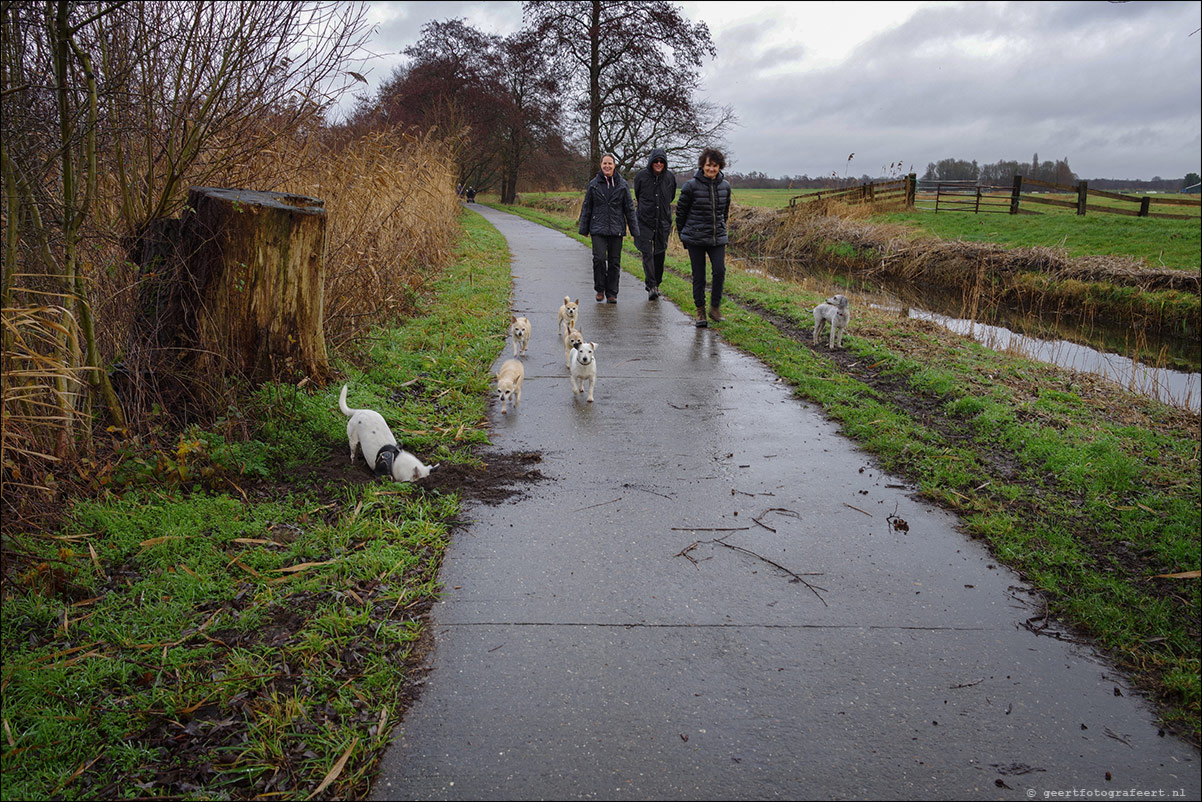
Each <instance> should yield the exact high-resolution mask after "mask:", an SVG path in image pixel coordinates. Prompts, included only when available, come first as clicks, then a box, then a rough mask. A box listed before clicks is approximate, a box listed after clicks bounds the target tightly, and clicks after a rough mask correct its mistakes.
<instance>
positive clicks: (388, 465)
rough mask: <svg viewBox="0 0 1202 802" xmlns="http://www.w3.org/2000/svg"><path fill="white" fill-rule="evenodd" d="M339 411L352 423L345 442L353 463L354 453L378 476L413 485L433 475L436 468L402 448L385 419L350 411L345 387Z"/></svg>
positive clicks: (372, 412)
mask: <svg viewBox="0 0 1202 802" xmlns="http://www.w3.org/2000/svg"><path fill="white" fill-rule="evenodd" d="M338 408H339V409H341V410H342V414H343V415H346V416H347V417H348V418H350V420H348V421H347V422H346V439H347V440H348V441H349V442H350V446H351V464H352V465H354V464H355V451H356V450H358V451H361V452H363V459H364V460H365V461H366V462H367V464H368V465H371V466H372V469H373V470H374V471H375V474H376V476H379V477H380V478H382V479H384V478H390V479H392V480H394V481H397V482H413V481H416V480H418V479H423V478H425V477H427V476H429V475H430V471H432V470H434V469H435V468H437V467H438V466H437V465H425V464H423V463H422V461H421V460H420V459H418V458H417V457H415V456H414V455H413V454H410V453H409V452H408V451H404V450H403V449H401V447H400V446H399V445H397V439H396V437H394V436H393V434H392V430H391V429H389V428H388V424H387V423H385V421H384V416H383V415H381V414H380V413H379V412H376V411H375V410H371V409H351V408H350V407H348V406H347V405H346V385H345V384H344V385H342V393H341V394H339V396H338Z"/></svg>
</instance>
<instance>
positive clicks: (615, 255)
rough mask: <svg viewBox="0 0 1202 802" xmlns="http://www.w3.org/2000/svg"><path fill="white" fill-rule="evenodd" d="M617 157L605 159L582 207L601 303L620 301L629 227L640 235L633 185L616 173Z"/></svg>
mask: <svg viewBox="0 0 1202 802" xmlns="http://www.w3.org/2000/svg"><path fill="white" fill-rule="evenodd" d="M614 164H615V163H614V157H613V156H610V155H609V154H608V153H607V154H605V156H603V157H602V158H601V172H599V173H597V177H596V178H594V179H593V180H592V181H590V182H589V185H588V189H586V190H585V191H584V203H582V204H581V206H580V227H579V231H580V233H581V234H588V235H590V236H592V238H593V289H594V290H596V292H597V300H598V301H601V300H607V301H609V302H610V303H611V304H616V303H617V302H618V277H619V276H620V275H621V273H622V237H624V236H626V226H627V225H629V226H630V233H631V234H633V235H634V236H635V237H638V236H639V221H638V218H636V217H635V215H634V202H633V201H632V200H631V199H630V185H629V184H627V183H626V179H625V178H623V177H622V176H620V175H618V174H617V173H616V172H615V171H614Z"/></svg>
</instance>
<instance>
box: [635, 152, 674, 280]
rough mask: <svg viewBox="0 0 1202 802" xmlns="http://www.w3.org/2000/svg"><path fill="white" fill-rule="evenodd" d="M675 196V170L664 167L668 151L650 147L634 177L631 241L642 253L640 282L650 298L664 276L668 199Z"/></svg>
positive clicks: (669, 215)
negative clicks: (635, 225) (634, 234)
mask: <svg viewBox="0 0 1202 802" xmlns="http://www.w3.org/2000/svg"><path fill="white" fill-rule="evenodd" d="M675 199H676V174H675V173H673V172H672V171H671V170H669V169H668V152H667V151H666V150H664V149H663V148H654V149H652V151H651V155H650V156H649V157H648V158H647V166H646V167H644V168H643V169H642V170H639V174H638V175H636V176H635V177H634V202H635V207H636V208H637V210H638V213H637V217H638V219H639V232H640V235H639V236H638V237H635V240H634V244H635V245H636V246H637V247H638V249H639V251H640V252H641V253H642V254H643V284H644V286H645V287H646V288H647V299H648V300H650V301H654V300H655V299H657V298H659V283H660V282H661V281H663V278H664V258H665V257H666V256H667V255H668V235H669V234H671V233H672V201H673V200H675Z"/></svg>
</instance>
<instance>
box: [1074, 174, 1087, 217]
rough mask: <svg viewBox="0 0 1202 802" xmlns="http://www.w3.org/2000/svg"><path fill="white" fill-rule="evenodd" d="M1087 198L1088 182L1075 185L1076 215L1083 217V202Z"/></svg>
mask: <svg viewBox="0 0 1202 802" xmlns="http://www.w3.org/2000/svg"><path fill="white" fill-rule="evenodd" d="M1088 197H1089V182H1088V181H1082V182H1081V183H1080V184H1077V215H1078V216H1079V217H1084V216H1085V201H1086V199H1087V198H1088Z"/></svg>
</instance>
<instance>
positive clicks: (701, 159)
mask: <svg viewBox="0 0 1202 802" xmlns="http://www.w3.org/2000/svg"><path fill="white" fill-rule="evenodd" d="M706 162H713V163H714V164H716V165H718V169H719V170H725V169H726V157H725V156H723V155H722V151H720V150H718V149H717V148H706V149H705V150H703V151H701V155H700V156H698V157H697V167H698V168H701V167H704V166H705V163H706Z"/></svg>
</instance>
